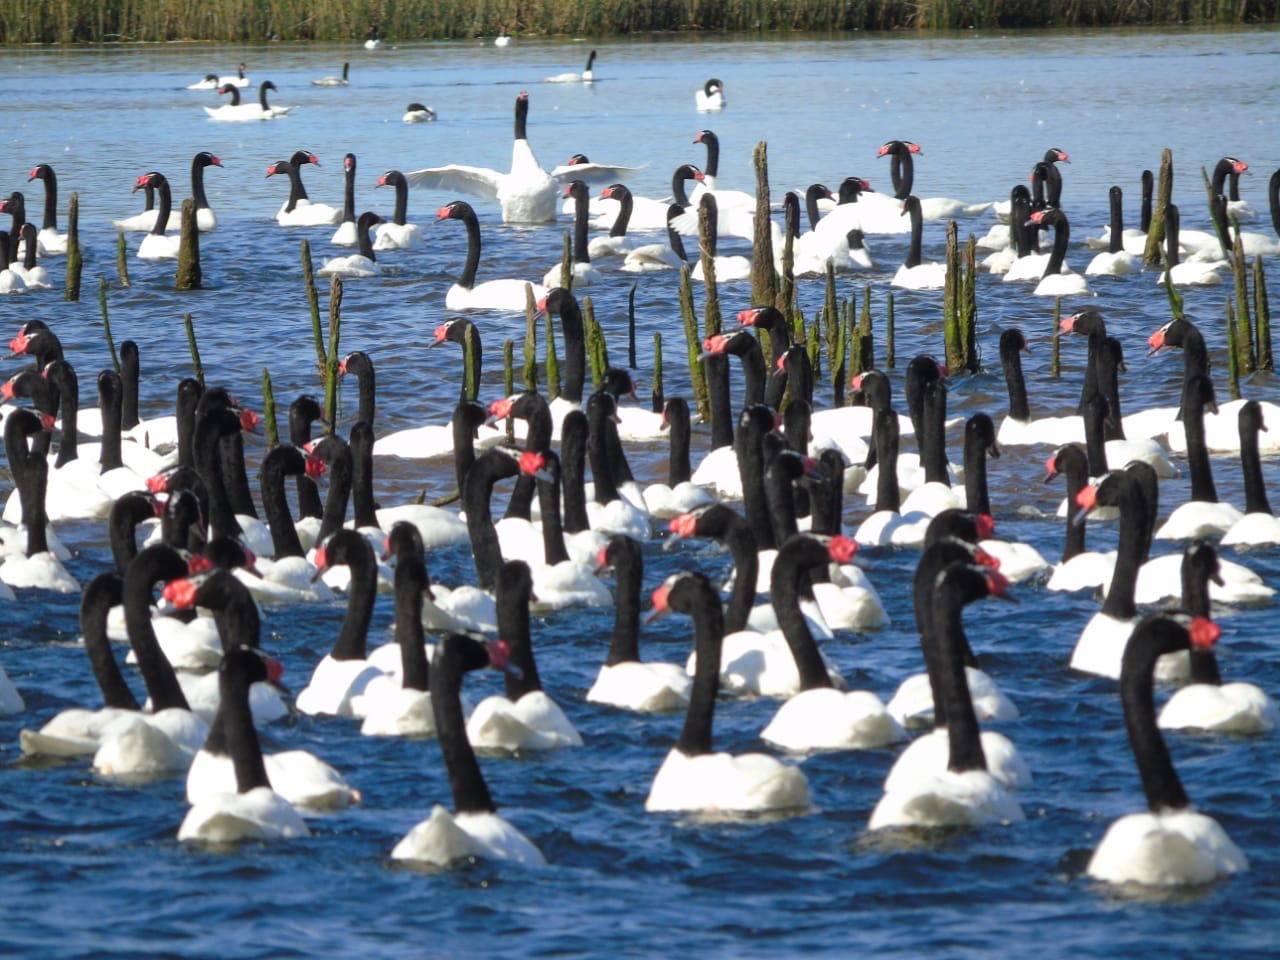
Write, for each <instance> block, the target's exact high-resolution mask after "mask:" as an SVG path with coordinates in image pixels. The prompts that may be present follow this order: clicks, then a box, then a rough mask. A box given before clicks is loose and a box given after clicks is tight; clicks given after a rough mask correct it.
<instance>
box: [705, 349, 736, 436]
mask: <svg viewBox="0 0 1280 960" xmlns="http://www.w3.org/2000/svg"><path fill="white" fill-rule="evenodd" d="M702 369H703V372H704V373H705V374H706V378H707V399H708V402H709V403H710V406H711V449H712V450H719V449H720V448H721V447H731V446H733V402H732V400H731V399H730V397H729V358H728V357H727V356H725V355H724V354H722V353H710V354H707V353H704V354H703V356H702Z"/></svg>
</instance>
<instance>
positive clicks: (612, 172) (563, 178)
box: [410, 163, 644, 184]
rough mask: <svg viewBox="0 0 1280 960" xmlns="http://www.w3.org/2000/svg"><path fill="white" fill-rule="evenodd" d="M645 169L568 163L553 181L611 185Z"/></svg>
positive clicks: (558, 171) (605, 164)
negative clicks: (576, 181)
mask: <svg viewBox="0 0 1280 960" xmlns="http://www.w3.org/2000/svg"><path fill="white" fill-rule="evenodd" d="M643 169H644V167H643V166H640V167H621V166H617V165H614V164H608V163H568V164H562V165H561V166H558V167H556V168H555V169H554V170H552V171H551V179H552V180H556V181H559V182H560V183H568V182H569V181H570V180H581V181H582V182H584V183H589V184H596V183H610V182H613V181H616V180H623V179H625V178H626V177H627V175H628V174H632V173H635V172H636V171H637V170H643ZM410 182H412V181H410Z"/></svg>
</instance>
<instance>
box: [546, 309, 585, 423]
mask: <svg viewBox="0 0 1280 960" xmlns="http://www.w3.org/2000/svg"><path fill="white" fill-rule="evenodd" d="M560 290H562V291H563V292H560V291H552V293H550V294H548V295H547V312H548V313H551V314H555V315H556V316H558V317H559V318H560V335H561V336H562V337H563V338H564V353H563V357H564V381H563V385H562V386H561V388H560V396H562V397H564V399H566V400H568V401H569V402H570V403H577V404H581V403H582V392H583V388H584V387H585V385H586V381H587V336H586V331H585V328H584V326H583V323H582V309H581V308H580V307H579V306H578V300H577V298H576V297H574V296H573V294H571V293H570V292H569V291H567V290H563V288H560Z"/></svg>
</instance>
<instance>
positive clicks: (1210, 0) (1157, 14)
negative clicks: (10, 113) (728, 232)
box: [0, 0, 1280, 45]
mask: <svg viewBox="0 0 1280 960" xmlns="http://www.w3.org/2000/svg"><path fill="white" fill-rule="evenodd" d="M1278 20H1280V0H1065V2H1063V0H914V2H913V0H844V2H837V0H726V2H717V0H683V2H677V0H536V2H528V0H526V2H517V0H498V2H493V3H488V2H484V0H479V2H477V0H402V2H387V0H381V2H380V0H356V2H354V3H342V2H333V0H218V2H216V3H204V4H181V3H176V2H174V0H52V2H44V3H31V2H30V0H0V44H4V45H18V44H32V43H35V44H70V43H110V42H122V41H123V42H163V41H174V40H205V41H213V42H227V43H243V42H252V41H261V40H267V39H275V40H281V41H317V42H339V41H350V40H353V39H362V38H363V37H365V35H366V33H367V31H368V29H369V27H370V25H371V24H374V23H376V24H377V25H378V27H379V30H380V32H381V36H382V37H383V38H384V39H386V40H388V41H412V40H457V39H467V38H473V37H478V36H493V35H496V34H497V33H498V30H499V28H500V27H501V26H502V25H506V26H507V28H508V30H509V31H510V32H511V33H512V34H514V35H517V36H519V35H538V36H564V35H573V36H599V37H607V36H626V35H632V34H647V33H671V32H721V31H725V32H744V31H745V32H752V31H767V32H777V31H783V32H786V31H796V32H838V31H855V30H857V31H862V30H964V29H969V28H978V29H1018V28H1035V27H1099V26H1172V25H1178V24H1195V25H1213V24H1216V25H1224V26H1225V25H1239V24H1259V23H1275V22H1277V21H1278Z"/></svg>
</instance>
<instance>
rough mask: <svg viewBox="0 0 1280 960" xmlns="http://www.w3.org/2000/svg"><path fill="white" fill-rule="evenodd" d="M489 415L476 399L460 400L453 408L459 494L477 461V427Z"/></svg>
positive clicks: (454, 472) (455, 463) (454, 455)
mask: <svg viewBox="0 0 1280 960" xmlns="http://www.w3.org/2000/svg"><path fill="white" fill-rule="evenodd" d="M488 416H489V411H488V410H486V409H485V408H484V406H483V405H482V404H480V403H478V402H477V401H475V400H459V401H458V404H457V406H455V407H454V408H453V420H452V427H453V477H454V480H455V481H456V482H457V484H458V493H459V495H461V493H462V485H463V483H464V482H465V480H466V478H467V472H468V471H469V470H470V469H471V465H472V464H473V463H475V462H476V443H475V441H476V429H477V428H478V427H480V426H481V425H482V424H483V423H484V422H485V420H486V419H488Z"/></svg>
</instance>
